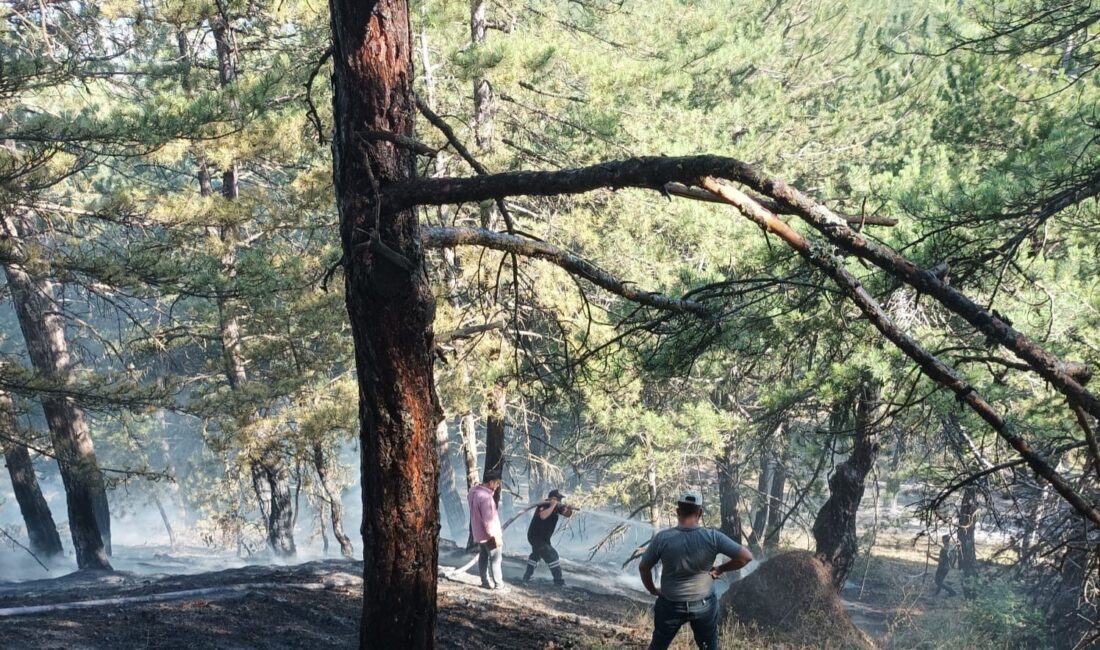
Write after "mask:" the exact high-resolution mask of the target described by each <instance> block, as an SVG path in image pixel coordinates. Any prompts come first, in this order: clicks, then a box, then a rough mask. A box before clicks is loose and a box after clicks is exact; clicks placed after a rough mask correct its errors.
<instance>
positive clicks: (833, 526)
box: [813, 378, 881, 592]
mask: <svg viewBox="0 0 1100 650" xmlns="http://www.w3.org/2000/svg"><path fill="white" fill-rule="evenodd" d="M880 390H881V388H880V386H879V385H878V384H877V383H876V382H874V380H872V379H869V378H865V379H864V380H863V382H862V385H861V386H860V387H859V396H858V397H857V399H856V403H855V440H854V442H853V443H852V451H851V452H850V453H849V454H848V458H847V460H845V461H844V462H842V463H840V464H839V465H837V466H836V469H835V470H834V471H833V475H832V476H830V477H829V498H828V499H827V500H826V501H825V505H823V506H822V507H821V510H820V511H818V513H817V518H816V519H814V527H813V533H814V541H815V542H816V545H817V551H816V553H817V557H818V558H820V559H821V561H823V562H825V563H826V564H828V565H829V566H830V567H831V568H832V574H833V587H834V588H836V590H837V591H838V592H839V591H840V590H842V589H843V588H844V581H845V580H847V578H848V574H849V573H850V572H851V570H852V564H853V563H854V562H855V559H856V554H857V552H858V551H859V538H858V537H857V536H856V514H857V512H858V511H859V503H860V501H861V500H862V499H863V491H864V481H865V480H866V478H867V474H868V472H870V471H871V467H872V466H873V465H874V463H875V458H876V457H877V456H878V449H879V443H878V438H879V432H878V427H877V426H875V410H876V409H877V407H878V401H879V393H880Z"/></svg>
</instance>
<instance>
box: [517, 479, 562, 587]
mask: <svg viewBox="0 0 1100 650" xmlns="http://www.w3.org/2000/svg"><path fill="white" fill-rule="evenodd" d="M558 515H562V516H564V517H572V516H573V508H572V507H570V506H567V505H565V495H564V494H562V493H561V492H559V491H558V490H550V494H549V495H548V496H547V497H546V501H543V502H542V503H540V504H539V505H538V507H536V508H535V516H533V517H531V525H530V526H528V527H527V541H528V542H530V543H531V556H530V557H528V558H527V571H526V572H524V574H523V581H524V582H529V581H530V580H531V576H533V575H535V569H536V568H537V567H538V565H539V560H543V561H545V562H546V566H548V567H550V575H552V576H554V585H555V586H558V587H564V586H565V580H564V579H563V578H562V577H561V565H560V564H559V563H558V552H557V551H556V550H554V547H553V546H551V545H550V537H551V536H552V535H553V534H554V528H556V527H557V525H558Z"/></svg>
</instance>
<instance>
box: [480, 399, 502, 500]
mask: <svg viewBox="0 0 1100 650" xmlns="http://www.w3.org/2000/svg"><path fill="white" fill-rule="evenodd" d="M488 406H489V408H488V409H487V410H488V414H487V415H486V417H485V471H484V472H482V476H490V475H496V476H497V478H500V479H503V478H504V421H505V417H506V414H505V411H506V410H507V406H508V403H507V394H506V393H505V392H504V388H503V387H501V386H493V390H492V394H491V395H490V398H489V405H488ZM502 483H503V481H502ZM500 493H501V488H498V489H497V491H496V493H495V494H493V499H494V500H495V501H496V502H497V504H498V505H499V504H500Z"/></svg>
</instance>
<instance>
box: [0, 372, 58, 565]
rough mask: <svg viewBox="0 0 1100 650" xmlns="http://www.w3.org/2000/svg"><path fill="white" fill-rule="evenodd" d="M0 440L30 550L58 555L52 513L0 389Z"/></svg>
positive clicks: (13, 416) (7, 399)
mask: <svg viewBox="0 0 1100 650" xmlns="http://www.w3.org/2000/svg"><path fill="white" fill-rule="evenodd" d="M0 443H2V445H3V449H4V462H5V464H6V465H7V466H8V474H9V475H10V476H11V486H12V491H13V492H15V501H16V502H17V503H18V504H19V512H20V513H21V514H22V515H23V523H24V525H25V526H26V527H27V537H28V539H29V540H30V549H31V552H32V553H34V554H35V555H37V556H39V557H41V558H43V559H46V558H52V557H60V556H61V555H63V554H64V553H65V549H64V548H63V547H62V546H61V536H60V535H59V534H58V533H57V526H56V525H55V524H54V521H53V513H51V512H50V506H49V504H48V503H46V497H44V496H42V488H41V487H39V485H38V476H37V475H36V474H35V473H34V464H33V463H32V462H31V455H30V451H28V450H27V447H26V445H22V444H19V434H18V431H17V430H16V424H15V411H14V409H13V407H12V401H11V397H10V396H9V395H8V394H7V393H5V392H2V391H0Z"/></svg>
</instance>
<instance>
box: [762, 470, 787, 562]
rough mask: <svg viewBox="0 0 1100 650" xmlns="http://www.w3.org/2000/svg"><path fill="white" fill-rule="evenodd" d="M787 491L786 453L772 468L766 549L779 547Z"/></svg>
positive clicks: (765, 540) (771, 550) (771, 549)
mask: <svg viewBox="0 0 1100 650" xmlns="http://www.w3.org/2000/svg"><path fill="white" fill-rule="evenodd" d="M786 491H787V465H786V459H785V454H784V457H783V458H776V459H775V467H774V469H773V470H772V484H771V487H770V489H769V490H768V516H767V521H768V526H767V528H766V529H765V531H766V532H765V533H764V551H765V552H766V553H768V554H770V553H772V552H773V551H774V550H775V549H776V548H778V547H779V535H780V533H782V532H783V523H784V519H785V517H784V516H783V506H784V495H785V493H786Z"/></svg>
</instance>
